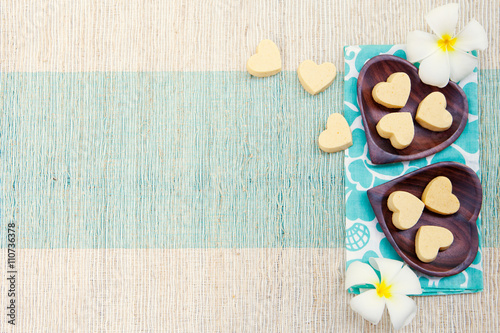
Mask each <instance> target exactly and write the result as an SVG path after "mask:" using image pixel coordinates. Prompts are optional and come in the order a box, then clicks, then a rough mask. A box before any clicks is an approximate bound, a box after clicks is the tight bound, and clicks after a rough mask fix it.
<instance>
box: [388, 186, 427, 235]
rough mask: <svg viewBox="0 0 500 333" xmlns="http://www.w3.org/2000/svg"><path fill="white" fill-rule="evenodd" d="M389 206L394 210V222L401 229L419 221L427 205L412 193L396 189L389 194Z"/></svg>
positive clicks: (408, 227)
mask: <svg viewBox="0 0 500 333" xmlns="http://www.w3.org/2000/svg"><path fill="white" fill-rule="evenodd" d="M387 207H388V208H389V210H390V211H391V212H393V214H392V224H394V226H395V227H396V228H398V229H399V230H406V229H410V228H411V227H413V226H414V225H415V224H416V223H417V222H418V219H419V218H420V216H421V215H422V211H423V210H424V207H425V205H424V203H423V202H422V201H420V199H419V198H417V197H416V196H414V195H413V194H411V193H408V192H405V191H394V192H392V193H391V195H389V199H388V200H387Z"/></svg>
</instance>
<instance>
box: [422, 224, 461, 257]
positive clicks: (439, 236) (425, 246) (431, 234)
mask: <svg viewBox="0 0 500 333" xmlns="http://www.w3.org/2000/svg"><path fill="white" fill-rule="evenodd" d="M451 243H453V234H452V233H451V231H450V230H448V229H446V228H443V227H437V226H432V225H424V226H422V227H420V228H419V229H418V231H417V235H416V236H415V252H416V253H417V257H418V259H420V261H423V262H431V261H434V260H435V259H436V257H437V255H438V252H439V251H443V250H446V249H447V248H449V247H450V245H451Z"/></svg>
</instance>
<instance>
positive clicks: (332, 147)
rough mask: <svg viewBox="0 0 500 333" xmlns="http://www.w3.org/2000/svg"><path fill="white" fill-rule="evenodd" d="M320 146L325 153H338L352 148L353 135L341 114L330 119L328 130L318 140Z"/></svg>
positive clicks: (327, 123)
mask: <svg viewBox="0 0 500 333" xmlns="http://www.w3.org/2000/svg"><path fill="white" fill-rule="evenodd" d="M318 145H319V148H321V150H322V151H324V152H325V153H336V152H338V151H341V150H344V149H347V148H349V147H350V146H352V133H351V129H350V128H349V124H347V121H346V120H345V118H344V116H343V115H341V114H340V113H333V114H331V115H330V117H328V121H327V122H326V130H324V131H323V132H322V133H321V134H320V135H319V138H318Z"/></svg>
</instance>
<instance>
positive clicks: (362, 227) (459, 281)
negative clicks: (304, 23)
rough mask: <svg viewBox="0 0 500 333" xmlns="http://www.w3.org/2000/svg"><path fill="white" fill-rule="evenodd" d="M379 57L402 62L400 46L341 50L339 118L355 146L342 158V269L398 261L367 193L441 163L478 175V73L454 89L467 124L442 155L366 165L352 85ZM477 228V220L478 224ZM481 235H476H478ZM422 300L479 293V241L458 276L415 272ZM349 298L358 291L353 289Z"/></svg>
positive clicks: (355, 83) (481, 285)
mask: <svg viewBox="0 0 500 333" xmlns="http://www.w3.org/2000/svg"><path fill="white" fill-rule="evenodd" d="M380 54H393V55H396V56H398V57H401V58H403V59H406V53H405V50H404V45H361V46H346V47H345V48H344V57H345V78H344V80H345V94H344V115H345V118H346V119H347V122H348V123H349V125H350V127H351V131H352V135H353V141H354V144H353V146H351V147H350V148H349V149H348V150H347V151H346V155H345V170H346V177H345V193H346V194H345V195H346V259H347V266H349V265H350V263H352V262H353V261H355V260H361V261H363V262H366V263H368V259H369V258H370V257H384V258H391V259H398V260H401V258H400V257H399V256H398V254H397V253H396V251H395V250H394V249H393V248H392V246H391V245H390V243H389V241H388V240H387V238H386V237H385V236H384V233H383V232H382V229H381V228H380V225H379V224H378V222H377V219H376V217H375V214H374V212H373V210H372V208H371V206H370V203H369V201H368V197H367V195H366V191H367V190H368V189H370V188H372V187H375V186H378V185H380V184H383V183H385V182H387V181H389V180H392V179H394V178H397V177H399V176H401V175H404V174H406V173H409V172H412V171H415V170H417V169H419V168H421V167H423V166H426V165H430V164H434V163H437V162H441V161H455V162H460V163H463V164H465V165H467V166H469V167H470V168H472V169H473V170H474V171H475V172H476V173H478V172H479V124H478V101H477V69H476V70H475V71H474V73H472V74H471V75H470V76H468V77H467V78H465V79H464V80H462V81H461V82H460V83H459V85H460V87H461V88H462V89H463V90H464V91H465V94H466V95H467V100H468V102H469V120H468V123H467V125H466V127H465V130H464V132H463V133H462V135H461V136H460V137H459V138H458V139H457V140H456V141H455V142H454V143H453V144H452V145H451V146H449V147H447V148H446V149H444V150H442V151H441V152H439V153H437V154H434V155H431V156H428V157H426V158H422V159H419V160H415V161H407V162H399V163H392V164H385V165H373V164H372V163H371V162H370V157H369V154H368V148H367V145H366V137H365V132H364V129H363V124H362V121H361V114H360V112H359V108H358V103H357V93H356V85H357V80H358V75H359V72H360V70H361V68H362V67H363V65H364V64H365V63H366V61H368V60H369V59H370V58H372V57H374V56H377V55H380ZM477 226H478V228H480V227H481V217H479V218H478V220H477ZM479 235H481V233H479ZM417 275H418V276H419V278H420V284H421V285H422V289H423V295H446V294H460V293H473V292H479V291H481V290H483V268H482V260H481V239H479V252H478V254H477V257H476V259H475V260H474V262H473V263H472V264H471V265H470V267H468V268H467V269H466V270H465V271H463V272H462V273H460V274H457V275H454V276H450V277H444V278H438V277H430V276H427V275H424V274H421V273H419V272H417ZM352 291H353V292H354V293H359V290H357V289H353V290H352Z"/></svg>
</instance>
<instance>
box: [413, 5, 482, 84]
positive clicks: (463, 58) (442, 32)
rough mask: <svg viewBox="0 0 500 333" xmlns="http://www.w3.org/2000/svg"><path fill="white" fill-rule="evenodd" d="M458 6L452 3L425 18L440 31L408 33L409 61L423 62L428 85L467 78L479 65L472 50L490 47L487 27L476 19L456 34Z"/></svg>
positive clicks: (422, 72) (432, 26)
mask: <svg viewBox="0 0 500 333" xmlns="http://www.w3.org/2000/svg"><path fill="white" fill-rule="evenodd" d="M458 9H459V5H458V4H456V3H452V4H447V5H444V6H441V7H437V8H435V9H433V10H431V11H430V12H429V13H427V15H426V16H425V20H426V21H427V24H429V26H430V27H431V29H432V31H434V33H435V34H436V35H433V34H430V33H427V32H423V31H418V30H416V31H412V32H410V33H409V34H408V38H407V57H408V61H410V62H412V63H414V62H420V68H419V70H418V75H419V76H420V79H421V80H422V82H424V83H426V84H428V85H432V86H437V87H439V88H442V87H444V86H446V85H447V84H448V81H449V80H450V79H451V80H452V81H455V82H458V81H460V80H462V79H464V78H465V77H466V76H467V75H469V74H470V73H472V71H473V70H474V68H475V67H476V66H477V58H476V57H475V56H474V55H472V54H470V53H468V52H470V51H472V50H484V49H486V48H487V47H488V37H487V36H486V31H485V30H484V28H483V27H482V26H481V24H479V22H478V21H476V20H474V19H473V20H472V21H470V22H469V23H468V24H467V25H466V26H465V28H464V29H463V30H462V31H461V32H460V33H459V34H458V35H456V36H454V32H455V28H456V26H457V21H458Z"/></svg>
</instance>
